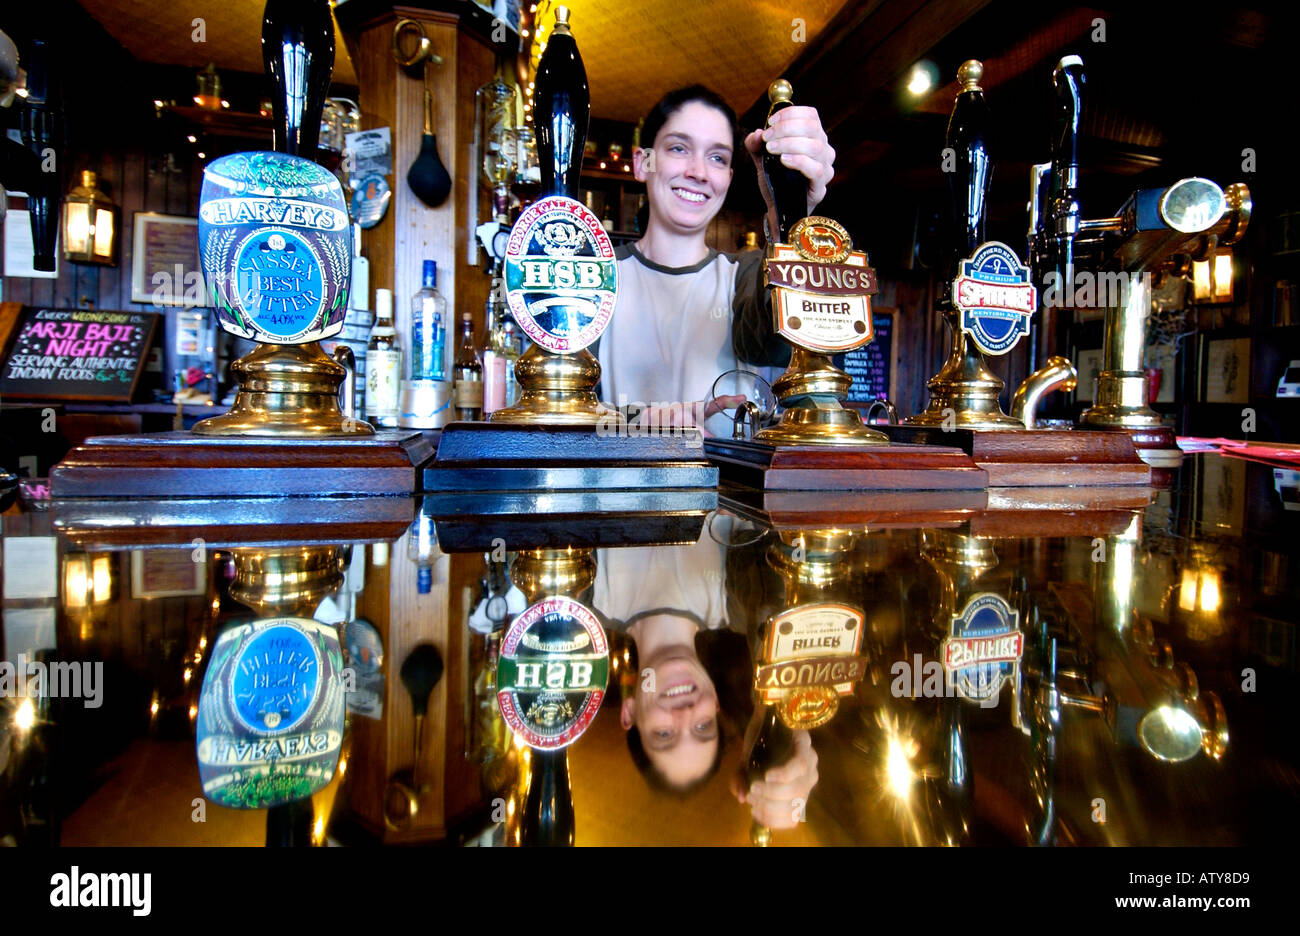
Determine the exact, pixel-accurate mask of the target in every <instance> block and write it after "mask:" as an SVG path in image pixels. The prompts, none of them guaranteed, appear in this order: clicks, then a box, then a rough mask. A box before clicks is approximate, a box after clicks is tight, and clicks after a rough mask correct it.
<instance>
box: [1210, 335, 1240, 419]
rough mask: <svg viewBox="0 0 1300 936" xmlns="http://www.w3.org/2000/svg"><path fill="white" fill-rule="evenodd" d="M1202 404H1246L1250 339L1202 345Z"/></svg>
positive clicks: (1228, 340) (1235, 339) (1218, 341)
mask: <svg viewBox="0 0 1300 936" xmlns="http://www.w3.org/2000/svg"><path fill="white" fill-rule="evenodd" d="M1202 399H1203V400H1204V401H1205V402H1206V403H1248V402H1250V339H1249V338H1225V339H1219V340H1212V341H1209V342H1207V344H1206V366H1205V387H1204V391H1203V394H1202Z"/></svg>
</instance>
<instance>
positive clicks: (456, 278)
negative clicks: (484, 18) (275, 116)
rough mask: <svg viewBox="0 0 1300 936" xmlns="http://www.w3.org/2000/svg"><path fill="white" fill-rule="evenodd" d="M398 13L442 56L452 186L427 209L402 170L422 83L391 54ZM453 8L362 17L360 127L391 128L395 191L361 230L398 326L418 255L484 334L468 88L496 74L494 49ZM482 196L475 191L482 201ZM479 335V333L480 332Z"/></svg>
mask: <svg viewBox="0 0 1300 936" xmlns="http://www.w3.org/2000/svg"><path fill="white" fill-rule="evenodd" d="M398 17H409V18H411V19H415V20H417V21H418V22H420V23H421V24H422V25H423V26H424V29H425V33H426V35H427V36H428V38H429V41H430V42H431V43H432V45H433V50H434V52H435V53H437V54H438V55H440V56H442V59H443V63H442V64H441V65H435V66H433V67H432V68H431V70H430V75H429V81H430V85H431V87H432V90H433V97H434V121H435V133H436V136H437V141H438V156H439V158H440V159H441V160H442V163H443V165H444V166H445V167H446V169H447V173H448V175H450V176H451V178H452V193H451V195H450V196H449V197H448V199H447V201H446V202H444V203H443V204H442V205H440V206H439V207H437V208H429V207H428V206H427V205H425V204H424V203H423V202H421V201H420V200H419V199H418V198H416V197H415V196H414V195H413V194H412V193H411V191H410V189H409V188H408V187H407V185H406V171H407V169H409V168H410V165H411V163H412V162H413V161H414V160H415V158H416V157H417V156H418V155H419V153H420V143H421V137H422V135H423V130H424V116H423V115H424V85H423V83H422V82H421V81H420V80H419V79H418V78H413V77H411V76H409V75H408V74H407V73H406V72H405V71H403V70H402V69H400V68H399V67H398V66H397V64H396V63H395V62H394V61H393V57H392V41H393V26H394V24H395V23H396V21H397V19H398ZM458 24H459V18H458V17H457V16H454V15H452V14H446V13H435V12H430V11H427V10H413V9H407V8H400V7H399V8H397V9H396V10H395V11H394V14H393V15H390V16H385V17H383V18H380V19H377V20H375V21H372V22H371V23H369V24H367V25H366V26H365V27H364V28H363V30H362V32H361V36H360V40H359V42H358V49H359V57H358V60H357V63H356V64H357V70H358V77H359V80H360V88H361V92H360V95H361V99H360V101H359V102H358V103H359V104H360V105H361V112H362V126H363V127H365V128H366V129H370V128H374V127H385V126H386V127H389V128H390V130H391V132H392V139H393V177H392V178H391V179H390V180H389V181H390V183H391V185H392V189H393V196H392V201H391V202H390V203H389V208H388V214H387V215H386V216H385V217H384V220H383V221H381V222H380V223H379V224H378V225H377V226H376V227H373V228H371V229H370V230H369V231H366V232H364V234H363V240H362V246H363V252H364V253H365V254H366V256H367V257H368V258H369V260H370V270H371V274H370V277H371V284H370V285H371V288H372V289H376V288H381V287H382V288H387V289H391V290H393V304H394V313H395V316H394V317H395V319H396V325H397V330H398V334H399V335H401V336H403V342H404V343H405V336H407V335H409V333H410V297H411V295H412V294H413V293H414V292H415V291H416V290H417V289H419V287H420V275H421V271H422V268H423V261H424V260H426V259H428V260H434V261H436V262H437V264H438V290H439V291H440V292H441V293H442V294H443V295H444V296H445V297H447V299H448V304H449V312H450V313H451V315H452V318H453V322H452V323H449V324H450V326H451V328H449V335H450V336H452V337H453V340H454V331H453V330H452V329H454V328H455V327H456V322H458V321H459V319H460V314H461V313H462V312H469V313H471V315H472V316H473V318H474V321H475V322H476V323H477V328H478V331H479V333H480V335H481V332H482V317H483V304H484V302H485V301H486V299H487V295H488V289H489V287H490V285H491V283H490V281H489V279H488V277H487V276H486V275H484V274H483V273H482V272H480V271H479V270H477V269H475V268H474V267H472V266H471V265H470V264H468V263H467V262H465V256H466V253H467V252H468V243H467V240H468V231H469V226H470V220H469V189H468V186H469V185H471V184H472V185H477V184H478V181H477V178H476V176H475V175H474V171H473V168H472V167H471V166H470V165H469V162H470V159H469V155H470V147H471V145H472V144H473V139H474V92H475V91H476V90H477V89H478V86H479V85H480V84H482V83H483V82H485V81H487V80H488V78H490V77H491V76H492V73H493V70H494V68H495V56H494V54H493V50H492V48H491V47H490V46H489V45H488V44H486V43H485V42H484V41H483V40H482V39H481V38H479V37H478V36H476V35H473V34H471V33H467V32H461V31H460V30H459V28H458ZM480 202H481V199H480ZM480 340H481V338H480Z"/></svg>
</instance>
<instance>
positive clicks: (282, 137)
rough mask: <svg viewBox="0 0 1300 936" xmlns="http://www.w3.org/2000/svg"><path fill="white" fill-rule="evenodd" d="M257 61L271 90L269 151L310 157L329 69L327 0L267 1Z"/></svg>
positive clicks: (331, 62)
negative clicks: (273, 148) (267, 78)
mask: <svg viewBox="0 0 1300 936" xmlns="http://www.w3.org/2000/svg"><path fill="white" fill-rule="evenodd" d="M262 63H263V64H264V65H265V66H266V73H267V74H268V75H270V76H271V81H272V83H273V84H274V85H275V92H274V93H273V94H272V95H271V109H272V111H273V112H274V115H275V123H274V126H273V127H272V133H273V141H274V144H273V145H274V146H275V150H276V152H278V153H288V154H289V155H290V156H301V157H302V158H303V159H310V160H312V161H313V162H315V161H316V146H317V143H318V142H319V140H320V118H321V111H322V110H324V108H325V95H326V94H328V93H329V86H330V76H331V75H332V74H333V72H334V17H333V14H331V13H330V4H329V0H267V2H266V9H265V11H264V12H263V14H262Z"/></svg>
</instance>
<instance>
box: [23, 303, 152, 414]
mask: <svg viewBox="0 0 1300 936" xmlns="http://www.w3.org/2000/svg"><path fill="white" fill-rule="evenodd" d="M158 319H159V316H158V314H157V313H154V312H107V311H102V310H99V309H38V308H34V307H31V306H27V307H24V308H23V309H22V310H21V312H19V314H18V320H17V323H16V324H15V326H14V329H13V337H12V339H11V341H10V342H9V348H8V351H7V353H6V355H5V357H4V364H3V366H2V367H0V396H15V397H21V398H23V399H44V400H98V401H102V402H116V403H129V402H131V396H132V394H133V393H134V392H135V385H136V383H137V381H139V379H140V372H141V370H143V369H144V364H145V358H147V357H148V356H149V347H150V345H152V344H153V337H154V332H155V331H156V329H157V328H158Z"/></svg>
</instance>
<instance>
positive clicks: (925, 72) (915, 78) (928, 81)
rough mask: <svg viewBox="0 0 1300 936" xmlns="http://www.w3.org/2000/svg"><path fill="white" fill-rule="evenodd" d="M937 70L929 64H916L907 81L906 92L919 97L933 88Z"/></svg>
mask: <svg viewBox="0 0 1300 936" xmlns="http://www.w3.org/2000/svg"><path fill="white" fill-rule="evenodd" d="M937 71H938V69H936V68H935V67H934V66H933V65H931V64H930V63H929V62H917V63H916V64H915V65H913V66H912V73H911V75H909V76H908V79H907V90H908V91H910V92H912V94H914V95H916V96H917V97H920V96H921V95H922V94H925V93H926V92H928V91H929V90H930V89H931V88H933V87H934V81H935V77H936V73H937Z"/></svg>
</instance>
